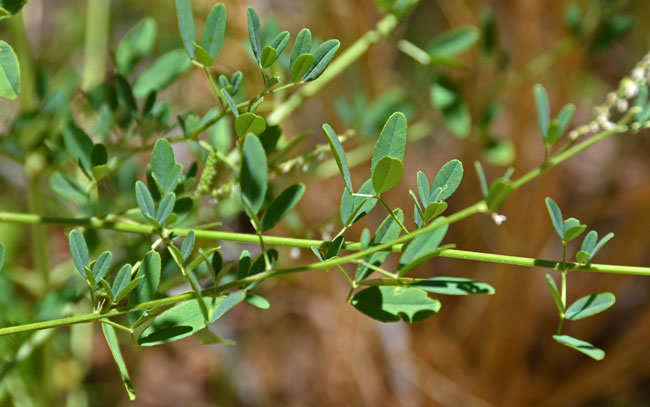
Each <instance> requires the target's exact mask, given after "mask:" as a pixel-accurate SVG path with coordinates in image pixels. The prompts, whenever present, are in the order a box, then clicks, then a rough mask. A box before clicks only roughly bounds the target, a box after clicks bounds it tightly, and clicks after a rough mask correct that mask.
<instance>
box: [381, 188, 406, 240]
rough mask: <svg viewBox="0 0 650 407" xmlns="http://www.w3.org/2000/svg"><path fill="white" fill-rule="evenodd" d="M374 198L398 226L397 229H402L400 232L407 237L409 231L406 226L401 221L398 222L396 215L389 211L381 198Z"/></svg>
mask: <svg viewBox="0 0 650 407" xmlns="http://www.w3.org/2000/svg"><path fill="white" fill-rule="evenodd" d="M374 198H377V201H379V203H380V204H381V206H383V207H384V209H386V210H387V211H388V213H389V214H390V216H391V217H392V218H393V219H394V220H395V222H397V224H398V225H399V227H400V228H402V230H403V231H404V233H406V234H407V235H408V233H409V230H408V229H407V228H406V226H404V224H403V223H402V221H401V220H399V218H398V217H397V215H395V213H394V212H393V210H392V209H390V206H388V204H387V203H386V202H384V200H383V199H381V198H380V197H379V195H377V196H375V197H374Z"/></svg>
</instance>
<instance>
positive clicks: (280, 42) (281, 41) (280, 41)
mask: <svg viewBox="0 0 650 407" xmlns="http://www.w3.org/2000/svg"><path fill="white" fill-rule="evenodd" d="M290 37H291V34H289V31H282V32H281V33H279V34H278V35H276V36H275V37H274V38H273V39H272V40H271V42H269V45H270V46H271V47H272V48H273V49H274V50H275V51H276V52H277V57H279V56H280V55H281V54H282V52H283V51H284V49H285V48H286V47H287V44H288V43H289V38H290Z"/></svg>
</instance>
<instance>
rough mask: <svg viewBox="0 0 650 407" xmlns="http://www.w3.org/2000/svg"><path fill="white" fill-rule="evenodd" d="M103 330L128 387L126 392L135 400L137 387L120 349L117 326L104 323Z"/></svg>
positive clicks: (130, 398)
mask: <svg viewBox="0 0 650 407" xmlns="http://www.w3.org/2000/svg"><path fill="white" fill-rule="evenodd" d="M102 331H103V332H104V338H106V343H107V344H108V348H109V349H110V350H111V355H113V360H114V361H115V365H117V370H118V371H119V372H120V377H121V378H122V383H124V387H125V388H126V393H127V394H128V396H129V400H135V389H134V388H133V384H132V383H131V378H130V377H129V371H128V370H127V368H126V363H124V358H123V357H122V352H121V351H120V343H119V341H118V340H117V335H116V334H115V328H113V327H112V326H110V325H108V324H102Z"/></svg>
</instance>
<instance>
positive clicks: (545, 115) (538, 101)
mask: <svg viewBox="0 0 650 407" xmlns="http://www.w3.org/2000/svg"><path fill="white" fill-rule="evenodd" d="M533 93H534V95H535V106H536V108H537V122H538V124H539V131H540V132H541V133H542V138H543V139H544V141H545V142H546V141H547V140H548V128H549V124H550V122H551V113H550V108H549V106H548V95H547V94H546V89H544V87H543V86H542V85H540V84H537V85H535V86H534V87H533Z"/></svg>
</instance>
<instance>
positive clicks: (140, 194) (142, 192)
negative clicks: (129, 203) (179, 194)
mask: <svg viewBox="0 0 650 407" xmlns="http://www.w3.org/2000/svg"><path fill="white" fill-rule="evenodd" d="M135 200H136V201H137V202H138V206H139V207H140V210H141V211H142V214H143V215H144V216H145V218H146V217H147V216H148V217H151V218H155V217H156V206H155V204H154V201H153V197H152V196H151V193H150V192H149V189H148V188H147V187H146V185H144V183H143V182H142V181H136V182H135Z"/></svg>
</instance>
